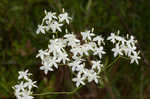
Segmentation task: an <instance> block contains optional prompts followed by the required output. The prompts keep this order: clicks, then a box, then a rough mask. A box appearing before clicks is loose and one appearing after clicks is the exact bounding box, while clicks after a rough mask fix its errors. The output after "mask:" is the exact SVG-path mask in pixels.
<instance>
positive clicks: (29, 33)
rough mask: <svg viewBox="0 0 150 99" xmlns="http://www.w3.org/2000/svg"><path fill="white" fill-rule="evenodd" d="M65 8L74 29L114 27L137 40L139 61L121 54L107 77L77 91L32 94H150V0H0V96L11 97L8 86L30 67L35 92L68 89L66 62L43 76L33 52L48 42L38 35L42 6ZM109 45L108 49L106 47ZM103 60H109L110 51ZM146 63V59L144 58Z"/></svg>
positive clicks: (146, 98)
mask: <svg viewBox="0 0 150 99" xmlns="http://www.w3.org/2000/svg"><path fill="white" fill-rule="evenodd" d="M62 8H65V10H66V11H67V12H69V14H70V15H71V17H72V18H73V21H72V25H71V26H70V27H71V29H72V31H74V32H76V33H77V32H79V31H84V30H85V29H90V28H92V27H94V28H95V32H96V33H97V34H100V33H101V34H102V35H103V36H107V35H109V34H110V32H115V31H117V30H118V29H119V30H120V31H121V33H122V35H125V34H126V33H130V34H132V35H134V36H135V37H136V39H137V40H138V45H139V47H140V48H141V52H142V54H143V55H144V58H142V60H141V62H140V65H139V66H137V65H130V64H129V63H130V62H129V61H127V60H124V59H120V60H119V61H118V62H117V63H115V64H114V65H113V67H112V69H111V70H110V72H108V73H107V80H108V83H107V84H104V86H103V87H102V86H99V85H96V84H94V83H91V84H87V85H86V86H85V87H83V88H82V89H80V90H79V91H78V92H77V93H76V94H74V95H71V96H67V95H47V96H40V97H36V98H35V99H49V98H50V99H60V98H61V99H150V94H149V93H150V84H149V83H150V74H149V72H150V64H149V63H150V45H149V44H150V19H149V17H150V11H149V9H150V1H149V0H0V99H14V98H15V97H14V95H13V90H12V86H13V85H14V84H16V82H17V76H18V71H20V70H24V69H26V68H28V69H29V70H30V71H31V72H32V73H33V77H34V78H33V79H34V80H37V81H38V86H39V88H38V89H35V93H41V92H47V91H71V90H73V89H74V84H72V82H71V78H70V76H69V75H70V72H69V70H68V68H66V67H60V68H59V70H58V71H55V72H53V73H49V74H48V76H45V75H44V73H43V72H42V71H40V70H39V67H40V65H41V64H40V60H39V59H36V58H35V56H36V54H37V52H38V50H39V49H41V48H43V49H44V48H46V47H47V44H48V41H49V39H50V37H51V35H47V36H44V35H42V34H40V35H36V33H35V31H36V29H37V25H38V24H40V23H41V20H42V18H43V17H44V10H45V9H46V10H48V11H50V10H51V11H56V12H60V11H61V9H62ZM109 49H110V46H108V47H107V49H106V50H109ZM107 55H108V56H105V57H106V60H107V61H108V62H110V61H111V60H113V58H112V57H111V56H112V53H109V54H107ZM144 61H145V62H147V63H145V62H144Z"/></svg>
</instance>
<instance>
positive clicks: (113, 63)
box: [105, 55, 120, 70]
mask: <svg viewBox="0 0 150 99" xmlns="http://www.w3.org/2000/svg"><path fill="white" fill-rule="evenodd" d="M119 58H120V55H119V56H118V57H117V58H116V59H115V60H114V61H113V62H111V63H110V64H109V65H108V66H107V67H106V68H105V70H106V69H108V68H110V67H111V66H112V65H113V64H114V63H115V62H116V61H118V60H119Z"/></svg>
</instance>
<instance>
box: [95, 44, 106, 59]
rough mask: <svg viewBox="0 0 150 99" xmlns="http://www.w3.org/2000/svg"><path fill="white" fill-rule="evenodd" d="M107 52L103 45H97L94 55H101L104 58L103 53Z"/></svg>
mask: <svg viewBox="0 0 150 99" xmlns="http://www.w3.org/2000/svg"><path fill="white" fill-rule="evenodd" d="M105 53H106V52H105V51H103V47H102V46H101V47H96V48H95V51H94V55H99V58H100V59H101V58H102V54H105Z"/></svg>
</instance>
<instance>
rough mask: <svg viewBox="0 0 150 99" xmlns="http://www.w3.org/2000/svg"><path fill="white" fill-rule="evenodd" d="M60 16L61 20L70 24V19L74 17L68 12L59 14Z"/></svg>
mask: <svg viewBox="0 0 150 99" xmlns="http://www.w3.org/2000/svg"><path fill="white" fill-rule="evenodd" d="M58 18H59V22H63V21H66V23H67V24H69V20H71V19H72V18H71V17H69V16H68V13H67V12H65V13H62V14H59V16H58Z"/></svg>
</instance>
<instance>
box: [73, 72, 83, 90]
mask: <svg viewBox="0 0 150 99" xmlns="http://www.w3.org/2000/svg"><path fill="white" fill-rule="evenodd" d="M84 79H85V78H84V77H81V75H80V74H78V75H77V77H76V78H73V79H72V81H74V82H76V87H79V86H80V84H82V85H85V83H84Z"/></svg>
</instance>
